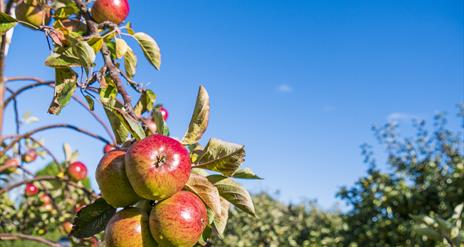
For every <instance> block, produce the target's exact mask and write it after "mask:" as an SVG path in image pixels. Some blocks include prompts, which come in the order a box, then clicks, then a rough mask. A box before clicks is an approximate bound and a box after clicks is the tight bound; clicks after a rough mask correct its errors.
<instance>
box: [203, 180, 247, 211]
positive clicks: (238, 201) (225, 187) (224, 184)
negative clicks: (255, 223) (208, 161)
mask: <svg viewBox="0 0 464 247" xmlns="http://www.w3.org/2000/svg"><path fill="white" fill-rule="evenodd" d="M208 180H209V181H210V182H211V183H213V184H214V186H216V188H217V189H218V191H219V195H220V196H221V197H223V198H224V199H226V200H227V201H229V202H230V203H232V204H233V205H234V206H236V207H237V208H239V209H241V210H243V211H244V212H246V213H248V214H250V215H252V216H255V207H254V205H253V201H252V200H251V196H250V193H248V191H247V190H246V189H245V188H243V187H242V186H241V185H240V184H238V183H237V182H235V181H234V180H233V179H231V178H227V177H224V176H221V175H210V176H208Z"/></svg>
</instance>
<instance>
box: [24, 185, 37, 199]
mask: <svg viewBox="0 0 464 247" xmlns="http://www.w3.org/2000/svg"><path fill="white" fill-rule="evenodd" d="M38 193H39V189H38V188H37V187H36V186H35V185H33V184H31V183H27V184H26V188H25V189H24V194H26V196H35V195H37V194H38Z"/></svg>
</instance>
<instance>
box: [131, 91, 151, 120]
mask: <svg viewBox="0 0 464 247" xmlns="http://www.w3.org/2000/svg"><path fill="white" fill-rule="evenodd" d="M155 100H156V94H155V93H153V91H151V90H150V89H147V90H144V91H143V92H142V95H140V99H139V101H138V102H137V104H135V107H134V112H135V114H137V115H142V114H144V113H145V112H149V111H151V110H153V105H154V103H155Z"/></svg>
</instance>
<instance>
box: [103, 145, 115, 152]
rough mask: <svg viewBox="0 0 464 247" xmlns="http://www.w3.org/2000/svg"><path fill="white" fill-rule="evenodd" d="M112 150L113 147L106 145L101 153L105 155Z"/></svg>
mask: <svg viewBox="0 0 464 247" xmlns="http://www.w3.org/2000/svg"><path fill="white" fill-rule="evenodd" d="M114 149H115V148H114V146H112V145H110V144H106V145H105V147H104V148H103V153H105V154H106V153H108V152H110V151H112V150H114Z"/></svg>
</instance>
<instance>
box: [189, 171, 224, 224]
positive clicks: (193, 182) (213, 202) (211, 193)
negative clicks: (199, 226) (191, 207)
mask: <svg viewBox="0 0 464 247" xmlns="http://www.w3.org/2000/svg"><path fill="white" fill-rule="evenodd" d="M185 187H186V188H187V189H188V190H189V191H191V192H193V193H195V194H196V195H197V196H198V197H200V199H201V200H202V201H203V202H204V203H205V204H206V206H208V208H210V209H211V210H212V211H213V212H214V214H215V215H220V214H221V201H220V197H219V192H218V189H217V188H216V187H215V186H214V185H213V184H212V183H211V182H210V181H208V179H207V178H206V177H203V176H201V175H197V174H194V173H192V174H190V178H189V180H188V181H187V184H186V185H185Z"/></svg>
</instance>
